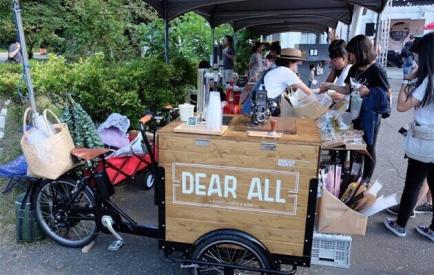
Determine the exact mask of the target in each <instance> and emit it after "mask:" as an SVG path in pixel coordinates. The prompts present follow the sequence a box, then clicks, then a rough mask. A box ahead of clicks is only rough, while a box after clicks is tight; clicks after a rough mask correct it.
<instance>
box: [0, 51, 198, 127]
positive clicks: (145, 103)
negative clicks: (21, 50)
mask: <svg viewBox="0 0 434 275" xmlns="http://www.w3.org/2000/svg"><path fill="white" fill-rule="evenodd" d="M17 68H18V70H17ZM19 69H20V67H19V66H18V67H10V65H0V72H2V73H1V74H0V87H1V88H0V95H3V96H8V97H10V96H11V95H14V94H16V93H17V92H16V91H17V86H18V84H19V78H20V77H19ZM3 72H4V73H3ZM17 72H18V73H17ZM17 75H18V77H17ZM32 78H33V83H34V90H35V93H36V95H37V96H46V97H48V98H49V99H50V100H51V101H52V102H53V103H55V104H60V105H61V104H62V103H63V102H64V98H65V96H66V95H67V94H71V95H72V96H73V98H74V99H75V100H76V101H77V102H79V103H80V104H81V105H82V106H83V107H84V108H85V110H86V111H87V112H88V113H89V114H90V116H91V117H92V118H93V119H94V120H95V121H96V122H102V121H104V120H105V119H106V118H107V116H108V115H109V114H111V113H113V112H118V113H121V114H123V115H126V116H128V117H129V118H130V119H131V120H132V121H134V120H136V119H137V118H138V117H140V116H141V114H142V113H143V111H144V110H145V109H152V110H156V109H160V108H161V107H162V106H163V105H165V104H167V103H171V104H178V103H180V102H182V101H183V100H184V98H185V97H186V92H187V90H188V89H189V88H190V87H191V85H194V84H195V81H196V79H195V78H196V76H195V70H194V67H193V65H192V64H191V63H190V62H189V61H188V60H187V59H185V58H182V57H177V58H174V59H173V62H172V64H165V63H164V62H163V61H162V60H160V59H155V58H147V59H137V60H132V61H123V62H118V63H109V62H107V61H106V59H105V58H104V55H103V54H96V55H95V56H92V57H89V58H86V59H81V60H80V61H79V62H77V63H67V62H66V60H65V59H64V58H62V57H55V56H50V57H49V60H48V61H47V62H42V63H35V64H34V65H33V66H32Z"/></svg>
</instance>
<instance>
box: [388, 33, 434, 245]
mask: <svg viewBox="0 0 434 275" xmlns="http://www.w3.org/2000/svg"><path fill="white" fill-rule="evenodd" d="M417 53H418V58H419V62H418V63H419V67H418V70H417V73H416V75H417V82H416V86H415V87H416V88H415V89H413V90H409V89H406V85H407V84H408V81H407V80H404V81H403V86H402V87H401V91H400V92H399V96H398V112H407V111H410V110H414V121H413V123H412V124H411V128H410V130H409V132H408V133H407V136H406V138H405V140H404V151H405V154H406V157H407V158H408V167H407V176H406V179H405V186H404V191H403V194H402V197H401V203H400V208H399V213H398V218H397V219H396V220H393V219H390V218H386V220H385V221H384V225H385V227H386V228H387V229H389V230H390V231H391V232H392V233H394V234H395V235H397V236H399V237H405V236H406V230H405V227H406V226H407V222H408V219H409V217H410V215H411V213H412V212H413V209H414V207H415V205H416V202H417V199H418V195H419V191H420V188H421V186H422V184H423V181H424V179H425V178H426V179H427V182H428V186H429V188H430V190H431V195H434V193H433V190H434V33H429V34H427V35H425V36H424V37H422V39H421V42H420V45H419V49H418V50H417ZM416 231H417V232H418V233H419V234H421V235H422V236H424V237H426V238H428V239H430V240H431V241H434V214H433V219H432V222H431V225H430V226H426V225H418V226H417V227H416Z"/></svg>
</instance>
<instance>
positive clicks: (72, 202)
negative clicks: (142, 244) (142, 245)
mask: <svg viewBox="0 0 434 275" xmlns="http://www.w3.org/2000/svg"><path fill="white" fill-rule="evenodd" d="M234 118H236V117H234ZM151 120H152V116H151V115H147V116H145V117H143V118H142V119H141V120H140V122H141V132H142V136H143V147H144V148H145V149H146V152H148V154H149V159H150V165H151V166H150V169H151V171H152V174H153V177H154V181H155V182H154V189H155V190H154V203H155V204H156V205H157V206H158V225H155V226H152V225H139V224H138V223H137V222H136V221H134V220H133V219H132V218H130V217H129V216H128V215H127V214H126V213H125V212H124V211H123V210H122V209H120V208H119V207H118V206H117V205H116V204H114V203H113V202H112V201H111V199H110V198H111V197H112V195H113V194H114V193H115V190H114V189H113V184H112V183H111V182H110V180H109V179H108V176H107V173H106V172H105V170H100V169H98V168H97V167H96V166H95V165H94V164H93V162H92V160H98V161H104V154H105V153H106V150H104V149H85V150H75V151H74V152H72V154H73V155H75V156H76V157H77V158H79V159H80V160H81V161H82V165H81V166H80V167H78V168H77V170H78V171H79V172H80V173H78V174H79V175H81V176H78V177H77V176H75V177H70V178H68V176H66V177H63V178H60V179H58V180H55V181H44V182H43V183H42V184H40V185H39V186H38V187H37V190H35V194H34V200H33V203H34V207H35V210H36V218H37V220H38V223H39V224H40V226H41V228H42V230H43V231H44V232H45V233H46V234H47V235H48V236H49V237H50V238H52V239H53V240H54V241H56V242H57V243H59V244H61V245H63V246H67V247H83V246H86V245H88V244H89V243H91V242H92V241H93V240H94V239H95V238H96V236H97V234H98V233H99V232H103V233H108V234H110V233H111V234H113V236H115V238H116V241H114V242H113V243H112V244H111V245H110V247H109V248H110V249H111V250H117V249H119V247H120V246H122V244H123V239H122V237H121V236H120V235H119V234H118V232H120V233H128V234H134V235H140V236H145V237H150V238H156V239H158V240H159V247H160V249H161V250H163V252H164V254H165V256H166V257H168V258H169V259H171V260H174V261H176V262H179V263H180V265H181V267H183V268H188V269H191V270H192V272H193V274H224V275H226V274H294V273H295V272H296V268H297V266H310V255H311V247H312V237H313V229H314V219H315V208H316V199H317V173H318V162H319V152H320V144H321V139H320V136H319V133H318V131H317V129H316V126H315V124H314V122H312V121H309V120H297V121H296V123H297V127H298V129H299V130H298V132H297V134H296V135H285V137H284V138H282V139H280V140H271V141H269V140H264V139H258V138H253V139H252V138H250V137H247V136H246V135H245V132H241V131H236V130H234V128H236V126H234V127H232V126H231V127H229V128H230V129H229V130H227V131H226V133H225V134H224V135H222V136H214V135H191V134H183V133H176V132H175V131H174V129H175V128H176V127H177V126H178V125H179V124H180V121H174V122H171V123H170V124H169V125H167V126H166V127H164V128H162V129H160V130H159V131H158V137H157V140H158V151H159V152H158V155H159V159H158V161H157V160H156V158H155V154H154V150H153V148H152V146H153V145H152V144H151V143H150V141H149V140H148V138H147V135H146V131H145V129H146V125H147V124H148V123H149V122H150V121H151ZM234 120H237V119H233V120H232V122H233V121H234ZM232 122H231V123H232ZM154 146H155V144H154ZM76 172H77V171H76ZM76 174H77V173H76ZM282 265H289V266H292V268H291V269H290V270H288V271H283V270H281V266H282Z"/></svg>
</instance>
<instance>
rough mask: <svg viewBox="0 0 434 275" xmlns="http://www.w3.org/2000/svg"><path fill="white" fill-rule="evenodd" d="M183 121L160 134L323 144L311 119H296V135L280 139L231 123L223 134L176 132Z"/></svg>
mask: <svg viewBox="0 0 434 275" xmlns="http://www.w3.org/2000/svg"><path fill="white" fill-rule="evenodd" d="M181 123H182V122H181V121H180V120H176V121H173V122H171V123H170V124H169V125H167V126H165V127H163V128H162V129H160V130H158V134H162V135H167V134H170V135H175V136H182V137H187V136H188V137H192V138H201V137H209V138H212V139H232V140H246V141H252V140H259V141H265V142H267V141H268V142H279V143H289V144H303V145H318V146H319V145H321V142H322V140H321V133H320V131H319V129H318V127H317V126H316V124H315V121H313V120H310V119H300V118H297V119H296V123H297V134H295V135H283V136H282V137H281V138H279V139H273V138H258V137H249V136H247V133H246V132H245V131H236V130H235V129H234V128H233V127H231V125H230V126H229V129H228V130H227V131H226V132H225V134H224V135H223V136H210V135H199V134H183V133H175V132H174V131H173V129H174V128H175V127H177V126H178V125H180V124H181Z"/></svg>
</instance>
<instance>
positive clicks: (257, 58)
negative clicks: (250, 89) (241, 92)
mask: <svg viewBox="0 0 434 275" xmlns="http://www.w3.org/2000/svg"><path fill="white" fill-rule="evenodd" d="M263 50H264V47H263V45H262V43H261V42H255V45H254V46H253V48H252V55H251V57H250V61H249V80H252V79H253V80H257V78H258V77H259V76H260V74H261V73H262V71H263V70H264V66H263V60H262V51H263Z"/></svg>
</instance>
